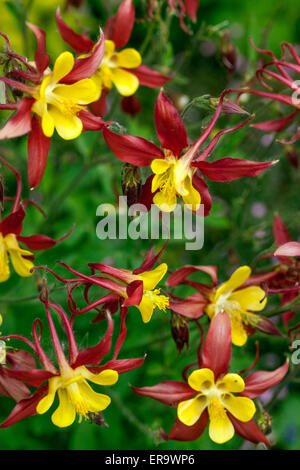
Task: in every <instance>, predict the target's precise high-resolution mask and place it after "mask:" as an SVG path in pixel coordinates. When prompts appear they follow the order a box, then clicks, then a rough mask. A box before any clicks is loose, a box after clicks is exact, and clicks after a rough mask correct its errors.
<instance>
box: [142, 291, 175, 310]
mask: <svg viewBox="0 0 300 470" xmlns="http://www.w3.org/2000/svg"><path fill="white" fill-rule="evenodd" d="M144 295H145V296H146V297H147V298H148V299H150V300H151V302H152V303H153V305H154V306H155V307H158V308H159V309H160V310H163V311H164V312H165V311H166V309H167V308H169V297H167V296H166V295H161V294H160V289H154V290H152V291H151V290H148V291H146V292H145V293H144Z"/></svg>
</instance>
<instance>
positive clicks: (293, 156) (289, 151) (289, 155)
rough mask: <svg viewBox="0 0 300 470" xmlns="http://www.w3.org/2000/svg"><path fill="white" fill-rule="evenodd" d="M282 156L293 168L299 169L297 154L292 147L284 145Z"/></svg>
mask: <svg viewBox="0 0 300 470" xmlns="http://www.w3.org/2000/svg"><path fill="white" fill-rule="evenodd" d="M284 154H285V157H286V159H287V160H288V161H289V162H290V163H291V165H293V166H294V167H295V168H298V167H299V153H298V152H297V150H296V149H295V147H294V146H293V145H284Z"/></svg>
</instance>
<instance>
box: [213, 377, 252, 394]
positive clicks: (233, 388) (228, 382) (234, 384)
mask: <svg viewBox="0 0 300 470" xmlns="http://www.w3.org/2000/svg"><path fill="white" fill-rule="evenodd" d="M217 388H218V389H219V390H227V391H228V392H235V393H240V392H242V391H243V390H244V388H245V382H244V380H243V379H242V377H241V376H240V375H238V374H231V373H229V374H226V375H224V377H222V379H220V380H218V381H217Z"/></svg>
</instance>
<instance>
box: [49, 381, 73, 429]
mask: <svg viewBox="0 0 300 470" xmlns="http://www.w3.org/2000/svg"><path fill="white" fill-rule="evenodd" d="M57 393H58V398H59V405H58V408H57V409H56V410H55V411H54V413H53V415H52V416H51V420H52V423H53V424H55V426H58V427H59V428H65V427H67V426H70V425H71V424H73V423H74V421H75V418H76V410H75V408H74V405H73V403H72V402H71V400H70V399H69V396H68V392H67V391H66V390H65V389H62V388H60V389H58V392H57Z"/></svg>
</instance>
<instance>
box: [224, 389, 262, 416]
mask: <svg viewBox="0 0 300 470" xmlns="http://www.w3.org/2000/svg"><path fill="white" fill-rule="evenodd" d="M222 403H223V405H224V406H225V408H226V409H227V410H228V411H229V413H231V414H232V415H233V416H234V417H235V418H236V419H238V420H239V421H242V422H243V423H246V422H247V421H250V419H252V418H253V416H254V414H255V411H256V409H255V405H254V402H253V401H252V400H250V398H248V397H234V396H233V395H231V394H230V393H228V394H226V395H225V396H224V397H222Z"/></svg>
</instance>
